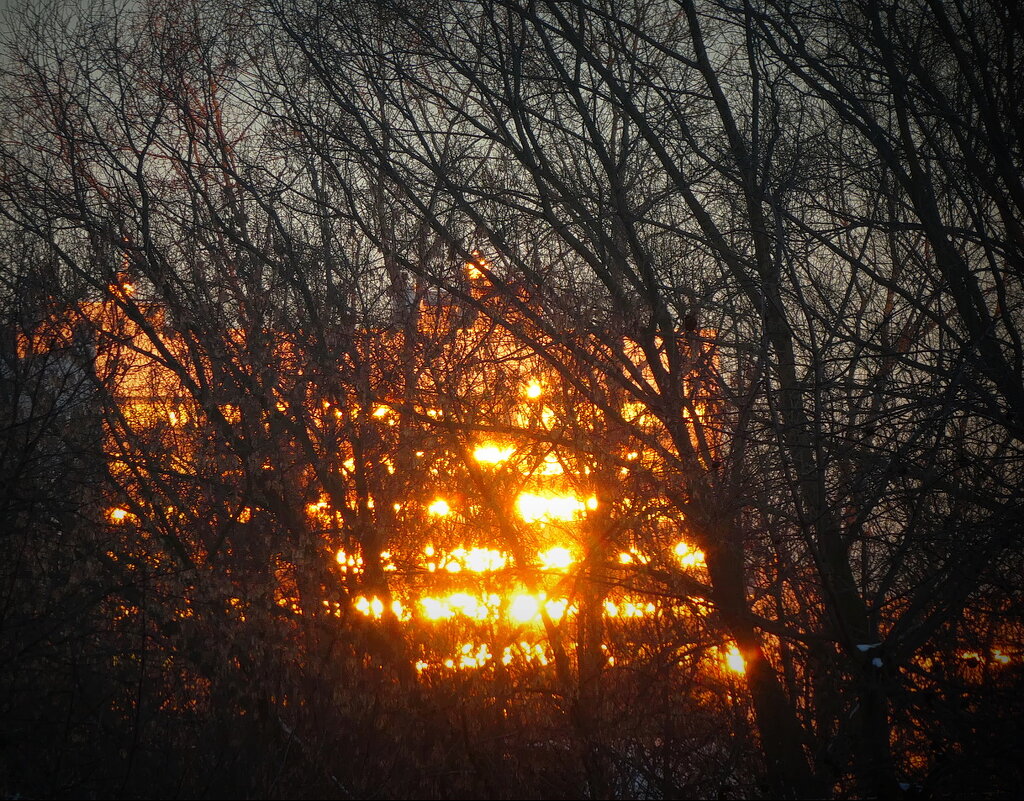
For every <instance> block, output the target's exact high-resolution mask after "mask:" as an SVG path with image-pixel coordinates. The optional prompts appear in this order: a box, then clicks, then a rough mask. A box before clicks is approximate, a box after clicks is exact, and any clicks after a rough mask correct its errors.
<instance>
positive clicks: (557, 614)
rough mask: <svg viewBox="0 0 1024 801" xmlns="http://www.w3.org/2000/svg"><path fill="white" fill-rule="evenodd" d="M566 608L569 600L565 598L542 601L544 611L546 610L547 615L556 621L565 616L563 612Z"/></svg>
mask: <svg viewBox="0 0 1024 801" xmlns="http://www.w3.org/2000/svg"><path fill="white" fill-rule="evenodd" d="M568 608H569V601H568V600H566V599H565V598H552V599H551V600H550V601H545V602H544V611H545V612H547V613H548V617H550V618H551V619H552V620H554V621H555V622H556V623H557V622H558V621H560V620H561V619H562V618H563V617H564V616H565V612H566V610H567V609H568Z"/></svg>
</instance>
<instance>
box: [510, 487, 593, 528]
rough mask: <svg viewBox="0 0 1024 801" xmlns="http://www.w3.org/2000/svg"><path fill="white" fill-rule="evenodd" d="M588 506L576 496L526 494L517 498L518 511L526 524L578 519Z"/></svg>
mask: <svg viewBox="0 0 1024 801" xmlns="http://www.w3.org/2000/svg"><path fill="white" fill-rule="evenodd" d="M584 509H586V504H584V503H583V502H582V501H580V500H579V499H578V498H577V497H576V496H574V495H537V494H535V493H533V492H524V493H522V494H520V496H519V497H518V498H516V511H517V512H519V516H520V517H521V518H522V519H523V521H524V522H526V523H537V522H550V521H562V522H568V521H570V520H575V519H577V518H578V517H579V516H580V514H581V513H582V512H583V510H584Z"/></svg>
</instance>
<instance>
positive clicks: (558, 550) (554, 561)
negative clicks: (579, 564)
mask: <svg viewBox="0 0 1024 801" xmlns="http://www.w3.org/2000/svg"><path fill="white" fill-rule="evenodd" d="M537 558H538V559H539V560H540V563H541V566H542V567H543V568H544V569H545V570H565V569H566V568H568V567H569V565H571V564H572V563H573V562H574V561H575V560H574V559H573V558H572V552H571V551H570V550H569V549H568V548H565V547H563V546H561V545H556V546H555V547H554V548H548V550H546V551H542V552H541V553H538V554H537Z"/></svg>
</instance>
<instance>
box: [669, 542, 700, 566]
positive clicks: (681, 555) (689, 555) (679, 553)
mask: <svg viewBox="0 0 1024 801" xmlns="http://www.w3.org/2000/svg"><path fill="white" fill-rule="evenodd" d="M674 552H675V555H676V557H677V558H678V559H679V563H680V564H681V565H682V566H683V567H706V565H705V562H704V551H701V550H698V549H696V548H693V547H691V546H690V545H688V544H687V543H685V542H680V543H677V544H676V547H675V551H674Z"/></svg>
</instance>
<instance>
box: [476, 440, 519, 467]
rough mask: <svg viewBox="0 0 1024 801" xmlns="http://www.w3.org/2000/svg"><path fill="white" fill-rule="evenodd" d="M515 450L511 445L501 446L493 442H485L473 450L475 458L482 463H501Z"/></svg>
mask: <svg viewBox="0 0 1024 801" xmlns="http://www.w3.org/2000/svg"><path fill="white" fill-rule="evenodd" d="M514 452H515V448H513V447H512V446H511V445H506V446H505V447H500V446H498V445H495V444H493V443H490V442H488V443H485V444H483V445H481V446H480V447H479V448H477V449H476V450H475V451H473V458H474V459H476V460H477V461H478V462H481V463H482V464H501V463H502V462H504V461H505V460H506V459H508V457H510V456H511V455H512V454H513V453H514Z"/></svg>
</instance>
